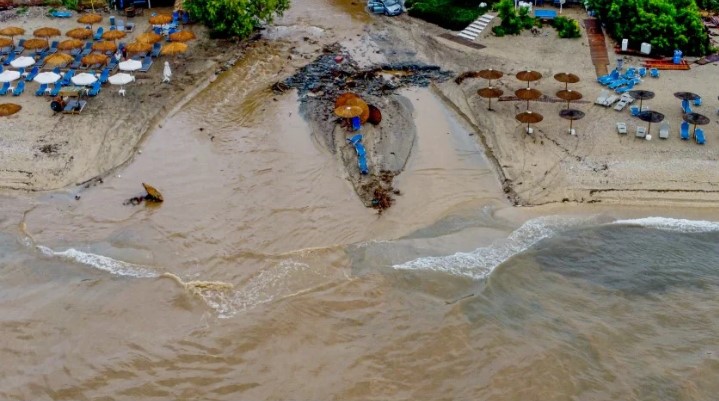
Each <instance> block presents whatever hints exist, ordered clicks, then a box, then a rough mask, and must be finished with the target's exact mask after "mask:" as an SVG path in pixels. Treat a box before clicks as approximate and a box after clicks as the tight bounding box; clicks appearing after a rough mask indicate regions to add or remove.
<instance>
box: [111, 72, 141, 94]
mask: <svg viewBox="0 0 719 401" xmlns="http://www.w3.org/2000/svg"><path fill="white" fill-rule="evenodd" d="M134 80H135V77H133V76H132V75H130V74H125V73H123V72H118V73H117V74H115V75H111V76H110V77H109V78H107V82H109V83H110V84H111V85H120V90H121V91H124V90H125V85H127V84H129V83H130V82H132V81H134Z"/></svg>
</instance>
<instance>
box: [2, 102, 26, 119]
mask: <svg viewBox="0 0 719 401" xmlns="http://www.w3.org/2000/svg"><path fill="white" fill-rule="evenodd" d="M21 109H22V106H20V105H19V104H15V103H3V104H0V117H5V116H9V115H13V114H15V113H17V112H18V111H20V110H21Z"/></svg>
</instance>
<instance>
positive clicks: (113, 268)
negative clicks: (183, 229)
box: [37, 245, 159, 278]
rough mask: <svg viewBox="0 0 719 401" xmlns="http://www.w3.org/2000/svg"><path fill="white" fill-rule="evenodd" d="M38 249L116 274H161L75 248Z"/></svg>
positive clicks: (42, 247)
mask: <svg viewBox="0 0 719 401" xmlns="http://www.w3.org/2000/svg"><path fill="white" fill-rule="evenodd" d="M37 249H39V250H40V252H42V253H43V254H44V255H46V256H57V257H61V258H63V259H67V260H71V261H73V262H76V263H80V264H83V265H86V266H90V267H94V268H96V269H99V270H102V271H106V272H108V273H111V274H114V275H116V276H128V277H138V278H143V277H145V278H147V277H159V274H158V273H157V272H155V271H153V270H152V269H150V268H148V267H145V266H141V265H136V264H133V263H128V262H123V261H121V260H115V259H113V258H110V257H107V256H102V255H96V254H94V253H89V252H83V251H79V250H77V249H74V248H69V249H67V250H64V251H53V250H52V249H50V248H48V247H46V246H42V245H38V246H37Z"/></svg>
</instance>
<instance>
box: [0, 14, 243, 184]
mask: <svg viewBox="0 0 719 401" xmlns="http://www.w3.org/2000/svg"><path fill="white" fill-rule="evenodd" d="M46 11H47V9H45V8H44V7H33V8H30V9H29V13H28V16H25V17H17V16H16V14H10V15H12V16H13V18H11V19H8V20H7V21H5V22H4V23H3V26H5V25H10V24H16V25H21V26H22V27H24V28H25V29H26V32H27V33H29V34H30V35H31V34H32V31H33V30H34V29H37V28H39V27H41V26H51V27H56V28H58V29H60V30H61V31H62V32H63V33H64V32H66V31H68V30H70V29H72V28H76V27H78V26H80V25H79V24H78V23H77V22H76V21H75V19H76V18H77V17H73V18H69V19H50V18H47V17H45V16H44V13H45V12H46ZM160 11H162V9H160ZM6 13H13V12H12V11H7V12H6ZM109 15H110V14H107V13H105V14H103V16H104V17H105V19H104V20H103V22H102V25H104V26H107V24H108V22H107V17H108V16H109ZM148 16H149V14H146V15H145V16H144V17H136V18H133V19H132V22H134V23H135V24H136V28H135V30H134V32H133V33H130V34H128V36H127V37H125V38H124V39H122V40H121V41H124V42H126V43H130V42H131V41H132V40H133V39H134V37H136V36H137V35H139V34H141V33H143V32H146V31H147V29H148V28H149V25H148V23H147V18H148ZM186 29H189V30H192V31H194V32H195V34H196V35H197V36H198V38H199V39H198V40H195V41H192V42H189V43H188V44H189V50H188V52H187V53H186V54H185V55H181V56H178V57H176V58H174V59H171V58H167V57H160V58H158V59H156V60H155V61H154V64H153V66H152V67H151V69H150V71H149V72H148V73H137V74H136V81H135V82H132V83H130V84H129V85H127V86H126V92H127V94H126V96H124V97H123V96H119V95H118V89H119V88H118V87H116V86H112V85H106V86H103V88H102V90H101V91H100V94H99V95H98V96H97V97H94V98H89V99H88V104H87V106H86V108H85V110H84V111H83V112H82V113H81V114H79V115H71V114H62V113H60V114H54V113H53V112H52V110H51V109H50V101H51V99H50V98H49V97H48V96H44V97H37V96H35V95H34V94H35V91H36V90H37V87H38V84H37V83H35V82H28V83H27V85H26V90H25V93H24V94H23V95H21V96H17V97H11V98H10V97H5V99H3V102H6V101H7V102H15V103H18V104H20V105H21V106H22V107H23V108H22V110H21V111H20V112H19V113H17V114H15V115H13V116H10V117H3V118H1V119H0V131H2V133H3V135H2V136H1V137H0V188H9V189H25V190H34V191H35V190H51V189H58V188H63V187H66V186H70V185H75V184H80V183H83V182H85V181H87V180H91V179H92V178H94V177H99V176H102V175H104V174H107V173H108V172H109V171H111V170H112V169H114V168H115V167H117V166H119V165H121V164H123V163H124V162H126V161H127V160H129V159H131V158H132V156H133V155H134V154H135V152H136V151H137V149H138V144H139V143H140V141H141V140H142V138H143V137H144V135H145V134H146V133H148V132H149V131H150V130H151V129H153V128H154V127H155V126H157V124H159V123H161V122H162V120H163V118H165V117H166V116H167V115H168V114H169V113H170V112H171V111H172V110H173V109H174V108H176V107H177V105H178V104H180V103H181V102H183V101H184V100H186V99H187V98H189V97H190V96H191V95H192V94H193V93H194V92H197V91H198V90H200V89H202V88H203V87H204V86H206V84H207V83H209V81H210V80H211V79H212V77H213V76H214V75H215V72H216V71H218V70H220V69H222V68H224V66H225V65H226V63H228V62H232V60H233V59H236V58H238V57H240V56H241V54H242V52H243V49H244V48H245V47H246V46H248V45H250V46H251V45H256V44H252V43H249V42H243V43H235V42H229V41H215V40H209V39H207V33H206V30H205V29H204V28H203V27H202V26H200V25H191V26H188V27H186ZM60 39H61V40H62V39H66V38H65V37H62V38H60ZM25 53H29V52H28V51H26V52H25ZM166 60H167V61H170V64H171V68H172V72H173V75H172V81H171V83H169V84H163V83H162V71H163V64H164V62H165V61H166Z"/></svg>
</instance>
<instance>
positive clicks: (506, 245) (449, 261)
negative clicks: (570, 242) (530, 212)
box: [393, 216, 596, 279]
mask: <svg viewBox="0 0 719 401" xmlns="http://www.w3.org/2000/svg"><path fill="white" fill-rule="evenodd" d="M589 222H596V220H595V219H594V218H574V217H556V216H548V217H540V218H536V219H532V220H529V221H527V222H525V223H524V224H523V225H522V226H521V227H519V228H518V229H517V230H515V231H514V232H512V234H511V235H510V236H509V237H508V238H507V239H504V240H500V241H496V242H494V243H493V244H492V245H490V246H487V247H482V248H478V249H476V250H474V251H472V252H457V253H455V254H453V255H449V256H428V257H422V258H419V259H415V260H411V261H409V262H405V263H402V264H398V265H394V266H393V267H394V268H395V269H399V270H429V271H436V272H443V273H449V274H452V275H457V276H466V277H470V278H472V279H482V278H485V277H487V276H488V275H489V274H490V273H491V272H492V270H494V268H495V267H497V266H499V265H500V264H502V263H503V262H504V261H506V260H507V259H509V258H511V257H512V256H514V255H516V254H518V253H521V252H523V251H524V250H526V249H528V248H529V247H531V246H532V245H534V244H536V243H537V242H539V241H541V240H542V239H544V238H548V237H551V236H553V235H555V234H557V233H559V232H561V231H565V230H567V229H570V228H575V227H579V226H582V225H586V224H587V223H589Z"/></svg>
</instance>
